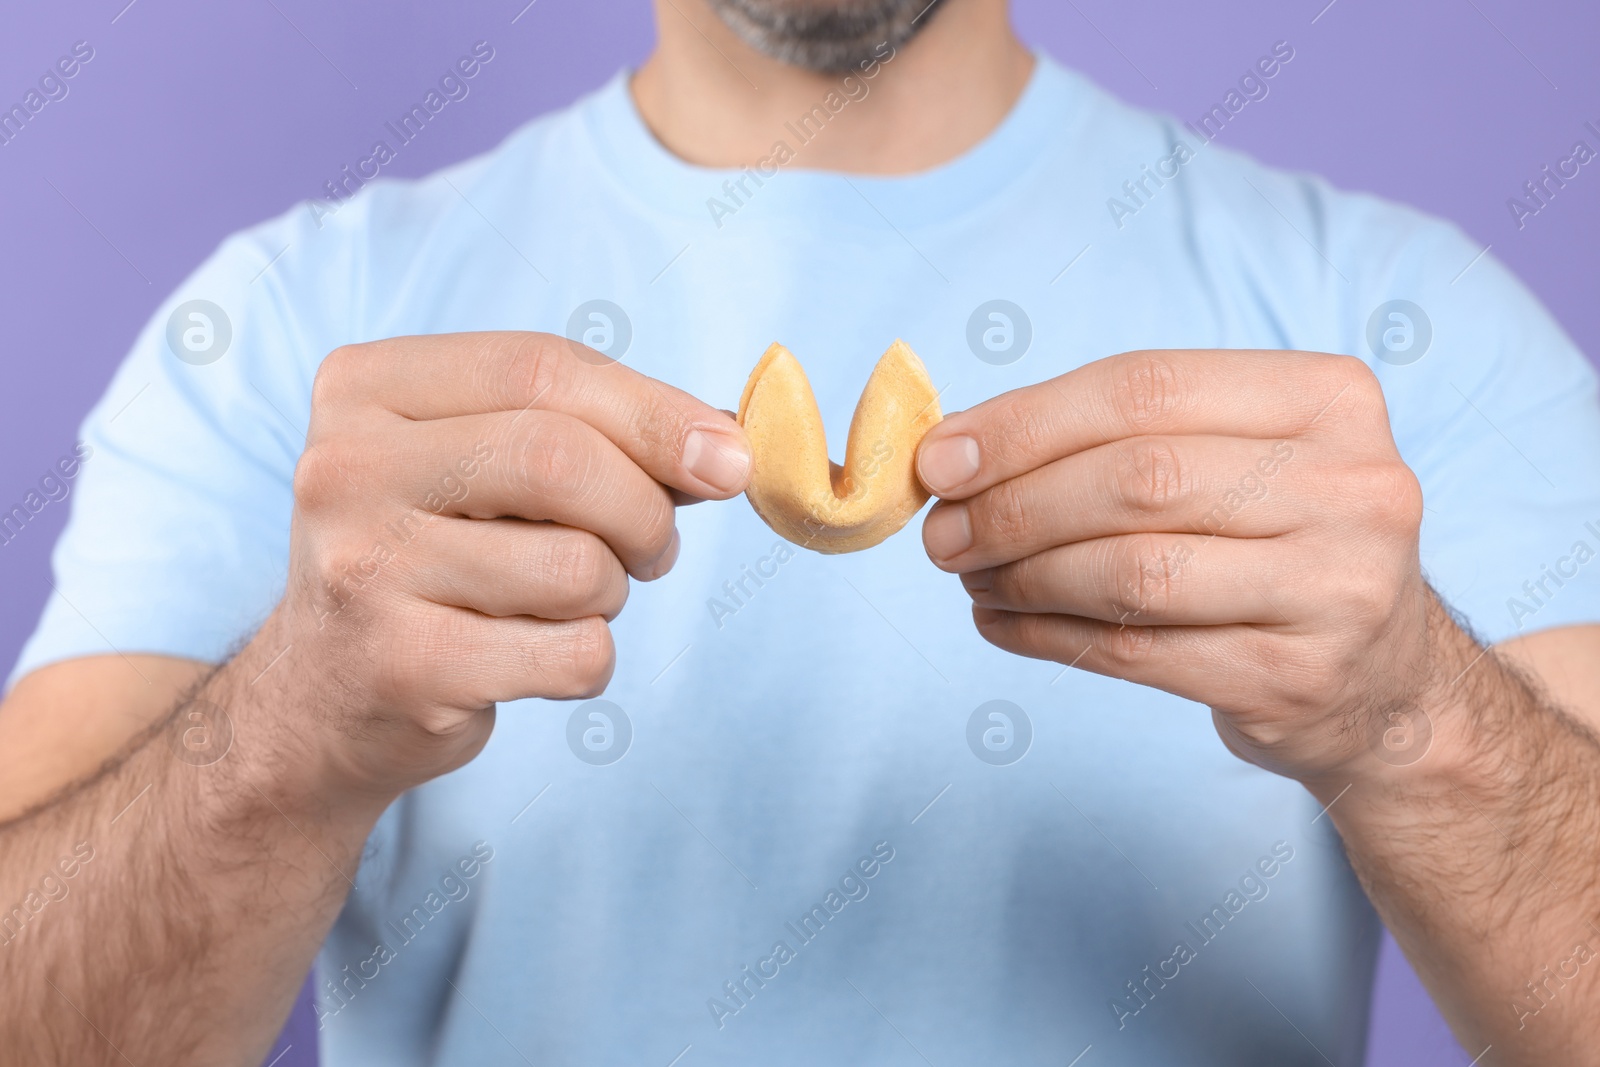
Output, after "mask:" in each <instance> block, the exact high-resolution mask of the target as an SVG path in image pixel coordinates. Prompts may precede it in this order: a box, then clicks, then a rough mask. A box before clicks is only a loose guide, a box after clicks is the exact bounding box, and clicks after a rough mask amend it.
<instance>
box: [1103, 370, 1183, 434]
mask: <svg viewBox="0 0 1600 1067" xmlns="http://www.w3.org/2000/svg"><path fill="white" fill-rule="evenodd" d="M1112 398H1113V400H1114V401H1115V402H1116V404H1117V406H1118V408H1119V409H1120V410H1121V411H1122V413H1123V416H1124V418H1125V419H1126V420H1127V421H1128V423H1130V424H1131V425H1132V426H1133V427H1134V428H1135V429H1136V430H1153V429H1156V428H1159V427H1161V426H1164V425H1167V424H1168V423H1170V422H1171V421H1172V418H1173V416H1174V415H1176V414H1177V413H1178V411H1179V408H1180V406H1181V404H1182V402H1183V390H1182V380H1181V377H1180V375H1179V374H1178V369H1177V367H1176V366H1175V365H1174V364H1173V362H1172V361H1171V360H1169V359H1167V358H1166V357H1165V356H1162V355H1160V354H1159V353H1156V352H1135V353H1133V354H1131V355H1129V356H1127V357H1125V359H1124V361H1123V364H1122V367H1121V368H1120V373H1119V374H1118V375H1117V376H1116V378H1115V379H1114V380H1113V383H1112Z"/></svg>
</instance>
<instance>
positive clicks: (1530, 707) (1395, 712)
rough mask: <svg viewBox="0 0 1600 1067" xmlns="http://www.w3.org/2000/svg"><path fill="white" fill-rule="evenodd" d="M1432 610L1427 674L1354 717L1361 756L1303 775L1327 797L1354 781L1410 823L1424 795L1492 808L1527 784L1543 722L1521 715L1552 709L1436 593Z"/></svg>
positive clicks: (1355, 749)
mask: <svg viewBox="0 0 1600 1067" xmlns="http://www.w3.org/2000/svg"><path fill="white" fill-rule="evenodd" d="M1427 614H1428V622H1427V629H1428V638H1427V641H1426V648H1427V652H1426V655H1425V657H1424V661H1423V663H1422V664H1421V665H1420V666H1419V667H1418V669H1417V675H1416V677H1417V678H1418V682H1417V683H1416V684H1415V685H1413V686H1410V687H1400V688H1402V689H1404V690H1405V692H1404V695H1402V696H1398V697H1396V698H1394V699H1390V700H1383V701H1380V702H1376V703H1374V704H1373V705H1372V706H1370V707H1368V708H1365V709H1362V710H1361V711H1359V712H1357V713H1356V714H1355V715H1354V716H1352V723H1351V733H1352V735H1353V737H1354V739H1355V740H1354V743H1353V745H1352V755H1351V756H1350V757H1349V758H1348V759H1347V760H1345V761H1343V762H1342V763H1341V764H1340V765H1338V766H1337V767H1336V768H1333V769H1330V770H1328V771H1325V772H1323V773H1320V774H1318V775H1316V776H1313V777H1309V778H1305V779H1302V782H1303V784H1304V785H1305V786H1306V788H1307V789H1308V790H1310V791H1311V793H1312V794H1313V795H1314V796H1316V797H1317V798H1318V799H1319V800H1321V801H1322V802H1323V803H1324V804H1329V803H1332V802H1333V801H1334V799H1335V798H1336V797H1338V796H1340V795H1341V794H1343V793H1344V792H1345V791H1346V790H1348V791H1349V792H1350V793H1351V794H1352V795H1354V794H1358V793H1359V794H1363V795H1366V796H1370V797H1379V798H1383V800H1384V803H1382V804H1380V805H1377V806H1376V808H1377V809H1378V810H1384V811H1388V812H1390V813H1392V816H1393V818H1394V820H1396V821H1398V822H1404V823H1409V822H1412V821H1414V813H1415V811H1416V810H1417V805H1418V804H1429V803H1433V802H1448V803H1450V804H1452V805H1454V806H1465V805H1466V804H1471V805H1474V806H1484V805H1486V806H1488V807H1490V808H1492V807H1495V806H1497V805H1498V804H1499V803H1500V802H1502V801H1503V800H1504V799H1506V798H1510V797H1513V796H1514V795H1515V794H1516V793H1517V791H1518V790H1519V789H1520V788H1521V786H1520V784H1519V783H1520V782H1521V779H1522V777H1523V775H1524V774H1525V772H1526V770H1527V767H1528V765H1529V763H1530V761H1531V755H1530V754H1528V753H1526V752H1524V751H1523V749H1524V748H1526V746H1527V745H1528V744H1529V740H1530V737H1531V736H1532V734H1531V733H1530V731H1529V729H1528V728H1529V727H1532V726H1533V725H1534V724H1532V723H1528V722H1526V721H1522V722H1521V723H1520V724H1519V722H1518V720H1519V719H1521V720H1526V718H1527V717H1528V716H1530V715H1533V716H1537V715H1541V714H1547V713H1548V710H1547V709H1545V708H1543V707H1542V706H1541V705H1540V703H1539V701H1538V700H1537V698H1536V697H1535V696H1534V694H1533V693H1532V692H1531V691H1530V690H1529V689H1528V687H1527V686H1526V685H1525V684H1524V683H1523V681H1522V680H1521V678H1520V677H1518V676H1517V675H1516V674H1515V673H1514V672H1511V671H1509V670H1508V669H1507V668H1506V667H1505V665H1504V664H1503V663H1502V662H1501V661H1500V660H1499V658H1498V657H1497V656H1496V655H1495V654H1494V652H1493V651H1491V650H1489V649H1486V648H1485V647H1484V646H1482V645H1480V644H1479V643H1478V642H1477V641H1476V640H1474V639H1473V638H1472V637H1471V636H1470V635H1469V634H1468V633H1466V632H1465V631H1464V630H1462V629H1461V627H1459V626H1458V625H1456V623H1455V621H1454V620H1453V619H1452V618H1451V617H1450V615H1449V613H1448V611H1446V609H1445V608H1444V607H1443V605H1442V604H1440V603H1439V602H1438V600H1437V598H1435V597H1433V596H1432V595H1431V593H1430V595H1429V606H1428V613H1427ZM1536 732H1537V731H1534V733H1536Z"/></svg>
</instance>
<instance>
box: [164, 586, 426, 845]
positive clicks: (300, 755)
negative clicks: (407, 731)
mask: <svg viewBox="0 0 1600 1067" xmlns="http://www.w3.org/2000/svg"><path fill="white" fill-rule="evenodd" d="M288 630H289V627H288V626H287V625H286V624H285V622H284V620H283V618H282V616H281V614H279V613H275V614H274V615H273V616H271V617H270V618H269V619H268V620H267V622H266V623H265V624H264V625H263V626H262V628H261V630H260V631H259V632H258V633H257V634H256V635H255V637H254V638H252V639H251V641H250V642H249V643H248V644H247V645H246V646H245V647H244V648H243V649H241V650H240V652H239V653H238V654H237V655H236V656H234V658H233V659H231V660H230V661H229V662H228V663H227V664H226V665H224V666H223V667H222V668H220V669H219V670H218V671H216V672H215V673H214V674H213V675H212V676H211V677H210V678H209V679H207V680H206V682H205V683H204V684H203V685H202V686H201V687H200V688H199V690H198V691H197V692H196V693H194V694H193V696H192V697H191V698H190V699H189V700H187V701H186V702H185V703H184V704H183V705H181V706H180V707H179V709H178V712H177V715H176V717H175V720H174V723H173V725H172V727H171V730H172V735H171V736H170V737H169V738H168V739H167V740H168V744H169V747H170V748H171V749H172V751H173V752H174V754H175V755H176V756H177V757H178V759H179V760H180V761H182V762H185V763H189V764H192V765H194V766H196V767H199V768H201V769H203V770H209V769H211V768H213V767H215V768H217V769H218V770H219V772H220V773H219V774H218V775H217V776H216V783H217V785H218V787H219V788H225V789H229V790H232V791H234V792H236V793H238V794H239V797H238V799H239V801H240V802H241V803H244V804H246V805H250V804H258V805H261V806H264V807H265V808H267V809H268V810H270V811H275V812H277V813H278V814H279V815H282V816H284V817H286V818H288V819H290V820H291V821H292V822H295V823H297V824H298V823H300V822H301V821H307V822H312V823H316V824H320V825H336V824H342V823H350V824H352V825H357V826H361V825H365V826H370V824H371V823H372V822H373V821H375V820H376V819H377V817H378V815H380V814H382V812H383V809H384V808H386V807H387V806H388V805H389V803H390V802H392V801H393V800H394V797H395V795H397V794H396V793H394V792H387V791H383V790H380V789H377V788H373V787H369V786H366V785H365V784H364V783H360V782H357V781H355V780H354V779H352V777H351V776H349V775H348V774H346V773H344V771H343V769H342V761H341V760H340V758H339V757H340V749H341V746H342V745H346V744H348V743H349V739H348V738H347V737H345V736H344V735H343V734H342V733H341V732H340V731H339V730H338V729H336V728H333V727H332V726H331V725H330V724H331V723H334V722H338V721H340V719H341V718H342V713H341V712H340V710H339V709H335V708H331V707H327V706H324V704H325V703H326V700H327V697H328V695H329V694H335V693H338V692H339V691H340V690H341V687H339V686H338V685H336V684H334V683H332V682H328V681H326V680H323V681H321V682H320V683H319V680H318V679H319V678H320V676H319V675H318V673H317V672H316V671H315V670H308V669H307V668H306V666H305V664H304V662H303V657H304V653H305V651H306V650H305V649H304V648H303V647H302V644H301V643H297V642H296V641H295V640H294V638H293V635H292V634H290V633H288V632H287V631H288ZM297 651H300V652H301V656H300V657H297V656H296V652H297ZM297 660H298V661H299V662H297Z"/></svg>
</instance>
